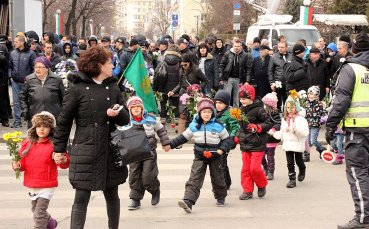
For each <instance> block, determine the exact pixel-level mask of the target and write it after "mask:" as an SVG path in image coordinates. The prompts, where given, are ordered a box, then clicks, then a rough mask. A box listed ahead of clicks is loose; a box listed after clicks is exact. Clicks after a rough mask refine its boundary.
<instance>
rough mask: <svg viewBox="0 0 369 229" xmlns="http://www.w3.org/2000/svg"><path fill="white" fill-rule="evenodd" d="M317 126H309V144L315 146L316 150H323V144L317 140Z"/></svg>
mask: <svg viewBox="0 0 369 229" xmlns="http://www.w3.org/2000/svg"><path fill="white" fill-rule="evenodd" d="M319 130H320V128H319V127H309V145H310V146H313V145H314V146H315V147H316V150H318V152H322V151H323V146H322V144H320V142H318V135H319Z"/></svg>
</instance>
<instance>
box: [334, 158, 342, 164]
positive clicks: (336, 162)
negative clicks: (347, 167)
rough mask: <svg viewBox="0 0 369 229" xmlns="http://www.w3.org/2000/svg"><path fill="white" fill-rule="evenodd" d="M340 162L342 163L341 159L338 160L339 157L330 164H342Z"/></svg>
mask: <svg viewBox="0 0 369 229" xmlns="http://www.w3.org/2000/svg"><path fill="white" fill-rule="evenodd" d="M342 164H343V161H342V160H339V159H337V160H335V161H334V162H333V163H332V165H342Z"/></svg>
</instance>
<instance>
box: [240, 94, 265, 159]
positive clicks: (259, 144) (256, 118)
mask: <svg viewBox="0 0 369 229" xmlns="http://www.w3.org/2000/svg"><path fill="white" fill-rule="evenodd" d="M241 111H242V113H243V114H244V115H245V116H246V117H247V119H248V122H249V123H253V124H259V125H260V126H261V128H262V132H261V133H252V132H251V131H249V130H247V124H246V123H244V122H243V121H240V130H239V131H238V134H237V135H238V138H239V140H240V146H241V151H242V152H259V151H265V150H266V143H267V139H268V136H267V132H268V131H269V130H270V128H271V127H272V123H271V122H270V120H269V119H268V116H267V114H266V113H265V110H264V107H263V103H262V102H261V101H260V100H259V99H256V100H255V101H254V103H253V104H251V105H248V106H246V107H245V106H242V107H241Z"/></svg>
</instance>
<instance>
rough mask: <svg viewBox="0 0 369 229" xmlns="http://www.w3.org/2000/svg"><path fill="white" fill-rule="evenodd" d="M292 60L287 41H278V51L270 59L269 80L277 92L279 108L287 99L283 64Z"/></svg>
mask: <svg viewBox="0 0 369 229" xmlns="http://www.w3.org/2000/svg"><path fill="white" fill-rule="evenodd" d="M290 60H291V54H290V53H288V52H287V42H286V41H280V42H279V43H278V52H277V53H275V54H274V55H273V56H272V58H271V59H270V61H269V66H268V80H269V83H270V85H271V89H272V90H273V91H275V92H276V93H277V98H278V105H277V107H278V109H281V107H282V104H284V102H285V101H286V100H287V94H286V79H285V75H284V73H283V66H284V65H285V63H286V62H287V61H290Z"/></svg>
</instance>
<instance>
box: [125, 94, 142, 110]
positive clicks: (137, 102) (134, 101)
mask: <svg viewBox="0 0 369 229" xmlns="http://www.w3.org/2000/svg"><path fill="white" fill-rule="evenodd" d="M134 106H140V107H144V105H143V102H142V99H141V98H140V97H138V96H131V97H130V98H129V99H128V101H127V107H128V109H131V107H134Z"/></svg>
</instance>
